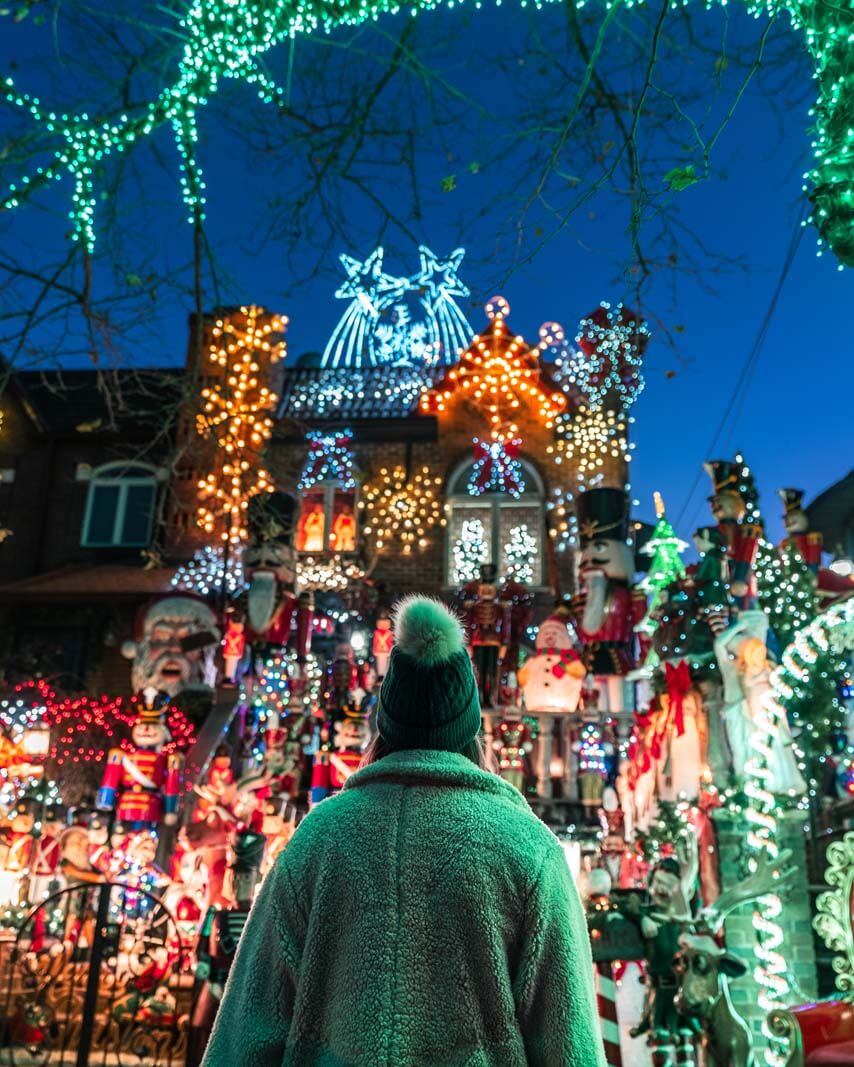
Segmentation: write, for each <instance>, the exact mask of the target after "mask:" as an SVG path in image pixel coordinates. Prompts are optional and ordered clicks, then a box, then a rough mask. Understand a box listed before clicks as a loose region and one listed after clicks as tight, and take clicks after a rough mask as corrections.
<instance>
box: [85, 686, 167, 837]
mask: <svg viewBox="0 0 854 1067" xmlns="http://www.w3.org/2000/svg"><path fill="white" fill-rule="evenodd" d="M144 695H145V700H146V703H145V705H144V706H143V707H142V708H140V710H139V712H138V714H137V720H136V722H135V724H134V727H133V730H132V732H131V741H132V742H133V748H132V749H131V750H130V751H129V752H125V751H124V750H123V749H120V748H114V749H111V750H110V752H109V754H108V755H107V766H106V767H105V769H104V777H103V780H102V782H101V788H100V789H99V790H98V798H97V801H96V806H97V807H98V809H99V810H100V811H110V810H112V809H113V808H115V810H116V820H117V821H116V827H115V828H116V831H117V832H118V833H122V832H124V831H125V830H145V829H150V830H154V829H156V828H157V826H158V825H159V824H160V822H161V821H162V822H163V823H164V825H166V826H174V825H175V823H177V821H178V803H179V800H180V796H181V773H182V770H183V764H184V761H183V759H182V757H181V756H179V755H178V754H177V753H171V754H170V755H168V756H167V755H165V754H164V753H163V751H162V749H163V746H164V745H165V744H166V742H167V741H169V740H171V735H170V733H169V729H168V727H167V726H166V718H165V709H164V708H157V707H154V705H153V701H154V699H155V697H156V693H154V692H153V691H152V690H146V691H145V694H144Z"/></svg>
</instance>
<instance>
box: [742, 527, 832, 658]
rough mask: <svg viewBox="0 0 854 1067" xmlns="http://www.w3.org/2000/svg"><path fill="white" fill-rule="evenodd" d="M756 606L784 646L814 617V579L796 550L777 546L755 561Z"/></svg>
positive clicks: (816, 600) (816, 611)
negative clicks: (762, 612)
mask: <svg viewBox="0 0 854 1067" xmlns="http://www.w3.org/2000/svg"><path fill="white" fill-rule="evenodd" d="M755 570H756V586H757V592H758V596H759V605H760V607H761V608H762V610H763V611H764V612H765V614H766V615H767V616H768V621H769V623H770V625H771V629H772V630H773V631H774V633H775V634H776V636H777V639H778V640H779V642H780V644H781V645H782V646H783V647H785V646H786V645H788V644H789V643H790V641H791V640H792V639H793V638H794V636H795V633H796V632H797V631H798V630H800V629H802V628H803V627H804V626H806V625H808V624H809V623H810V622H812V620H813V619H814V618H815V617H816V615H817V614H818V596H817V593H816V578H815V575H814V574H813V572H812V571H811V570H810V568H809V567H808V566H807V564H806V563H805V562H804V560H803V558H802V556H801V555H800V553H799V552H798V551H797V549H795V548H792V547H791V546H789V545H786V544H783V545H781V546H780V547H779V548H778V549H777V551H776V552H774V551H766V552H764V553H763V555H762V556H761V557H757V560H756V568H755Z"/></svg>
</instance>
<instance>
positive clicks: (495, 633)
mask: <svg viewBox="0 0 854 1067" xmlns="http://www.w3.org/2000/svg"><path fill="white" fill-rule="evenodd" d="M497 577H498V567H497V566H496V565H495V564H494V563H481V565H480V577H479V578H478V579H477V580H476V581H473V582H468V583H467V584H466V585H464V586H463V589H462V592H461V593H460V600H461V602H462V611H463V624H464V626H465V630H466V639H467V641H468V645H469V648H470V649H471V654H472V659H473V660H474V665H475V668H476V670H477V678H478V686H479V689H480V702H481V706H482V707H485V708H491V707H493V704H494V699H493V698H494V694H495V687H496V684H497V681H498V677H497V676H498V663H499V660H501V659H503V658H504V655H505V653H506V651H507V643H508V640H509V637H510V602H509V601H504V602H502V601H501V600H500V599H499V596H498V589H497V588H496V584H495V583H496V579H497Z"/></svg>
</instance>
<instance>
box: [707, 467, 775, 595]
mask: <svg viewBox="0 0 854 1067" xmlns="http://www.w3.org/2000/svg"><path fill="white" fill-rule="evenodd" d="M703 467H704V469H705V471H706V473H707V474H708V475H709V477H710V478H711V479H712V486H713V488H714V492H713V493H712V495H711V496H710V497H709V503H710V504H711V508H712V515H713V516H714V519H715V522H717V524H718V530H719V531H720V533H721V536H722V538H723V542H724V545H725V546H726V556H727V576H728V578H729V592H730V597H731V599H732V602H733V604H734V605H735V607H736V608H737V609H738V610H739V611H741V610H742V609H744V608H749V607H751V605H752V604H753V601H754V599H755V596H756V589H755V581H754V577H753V564H754V562H755V560H756V552H757V549H758V548H759V539H760V537H761V536H762V527H761V526H759V525H757V524H756V523H752V522H745V516H746V514H747V505H748V502H749V498H750V496H751V494H752V493H753V485H752V484H751V482H750V481H749V480H747V478H746V476H745V475H744V467H743V465H741V464H739V463H732V462H730V461H729V460H723V459H714V460H709V462H708V463H704V464H703Z"/></svg>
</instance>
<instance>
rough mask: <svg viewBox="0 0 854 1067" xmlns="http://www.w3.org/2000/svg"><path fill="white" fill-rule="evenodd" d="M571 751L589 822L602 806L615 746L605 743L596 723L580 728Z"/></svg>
mask: <svg viewBox="0 0 854 1067" xmlns="http://www.w3.org/2000/svg"><path fill="white" fill-rule="evenodd" d="M572 749H573V751H574V752H575V753H577V759H578V793H579V797H580V799H581V804H582V806H583V808H584V811H585V814H586V815H587V817H588V819H589V820H590V821H591V822H594V821H595V820H596V813H597V810H598V808H599V807H600V806H601V804H602V796H603V794H604V792H605V783H606V782H607V780H608V764H607V760H608V757H610V756H613V754H614V746H613V745H612V744H611V743H610V741H607V740H606V739H605V736H604V731H603V729H602V727H601V726H600V725H599V723H598V722H594V721H592V720H591V721H588V722H585V723H583V724H582V726H581V730H580V732H579V735H578V739H577V740H576V741H574V742H573V745H572Z"/></svg>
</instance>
